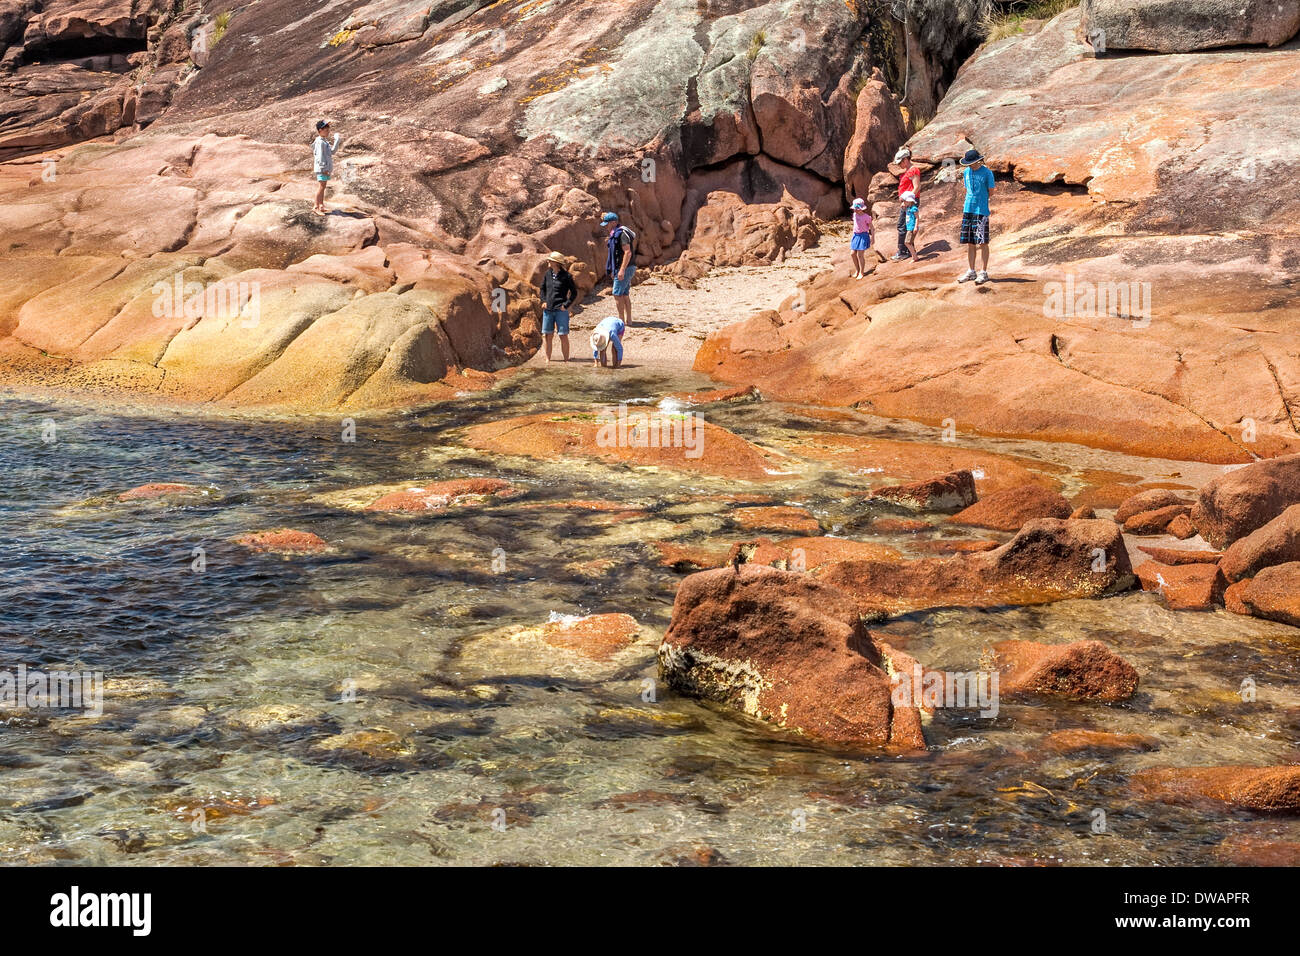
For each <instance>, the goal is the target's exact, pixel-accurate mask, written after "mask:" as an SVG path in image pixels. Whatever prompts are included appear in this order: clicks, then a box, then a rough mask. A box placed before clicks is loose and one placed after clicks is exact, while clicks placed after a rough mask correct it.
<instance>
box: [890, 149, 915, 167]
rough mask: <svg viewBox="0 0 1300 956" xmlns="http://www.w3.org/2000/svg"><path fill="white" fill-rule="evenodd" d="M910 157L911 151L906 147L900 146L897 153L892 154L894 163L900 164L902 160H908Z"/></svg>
mask: <svg viewBox="0 0 1300 956" xmlns="http://www.w3.org/2000/svg"><path fill="white" fill-rule="evenodd" d="M911 155H912V151H911V150H910V149H908V148H907V147H906V146H900V147H899V149H898V152H896V153H895V154H894V162H896V163H901V162H902V161H903V160H905V159H909V158H910V157H911Z"/></svg>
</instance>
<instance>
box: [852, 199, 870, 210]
mask: <svg viewBox="0 0 1300 956" xmlns="http://www.w3.org/2000/svg"><path fill="white" fill-rule="evenodd" d="M853 208H854V209H866V208H867V204H866V202H865V201H863V200H862V199H855V200H853Z"/></svg>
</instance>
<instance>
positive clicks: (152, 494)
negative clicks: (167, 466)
mask: <svg viewBox="0 0 1300 956" xmlns="http://www.w3.org/2000/svg"><path fill="white" fill-rule="evenodd" d="M207 494H208V491H207V489H205V488H198V487H195V486H194V485H186V484H181V483H179V482H168V481H160V482H154V483H152V484H148V485H140V486H138V487H136V488H131V489H129V490H127V491H123V492H122V493H121V494H119V495H118V496H117V500H118V501H153V500H154V499H157V498H177V497H203V496H205V495H207Z"/></svg>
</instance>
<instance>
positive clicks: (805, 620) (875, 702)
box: [659, 566, 925, 750]
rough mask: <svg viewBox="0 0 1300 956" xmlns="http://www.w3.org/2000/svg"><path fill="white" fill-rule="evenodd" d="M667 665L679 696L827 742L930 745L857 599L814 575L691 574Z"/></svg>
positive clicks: (668, 642) (764, 571)
mask: <svg viewBox="0 0 1300 956" xmlns="http://www.w3.org/2000/svg"><path fill="white" fill-rule="evenodd" d="M659 667H660V673H661V675H662V678H663V679H664V680H665V681H666V682H667V683H668V685H669V686H670V687H672V688H673V689H674V690H676V691H678V692H679V693H684V694H689V695H691V696H694V697H700V698H703V699H705V700H712V701H716V702H718V703H721V704H725V705H727V706H729V707H733V708H735V709H736V710H739V711H741V712H743V713H745V714H748V715H750V716H751V717H755V718H758V719H759V720H765V721H770V722H772V723H774V724H776V725H777V726H779V727H782V728H784V729H787V730H791V731H794V732H797V733H801V734H804V735H807V736H809V737H813V738H816V739H818V740H821V741H825V742H827V743H831V744H836V745H840V746H848V747H862V746H866V747H884V746H892V747H896V748H899V749H906V750H912V749H922V748H924V747H925V739H924V737H923V736H922V733H921V720H920V713H919V712H918V711H917V710H916V709H915V708H913V707H899V708H895V707H894V704H893V702H892V700H891V683H890V679H889V674H888V671H889V667H890V663H889V661H888V659H886V658H885V657H884V656H883V655H882V653H881V651H880V649H879V648H878V647H877V646H876V644H875V643H873V641H872V640H871V638H870V636H869V635H868V633H867V630H866V628H865V626H864V625H863V624H862V621H861V618H860V616H859V614H858V609H857V605H856V602H854V601H853V600H852V599H851V598H850V597H849V596H847V595H845V594H843V593H841V592H840V591H838V590H837V589H835V588H831V587H827V586H825V585H824V584H821V583H819V582H818V581H816V580H814V579H813V578H811V577H809V576H808V575H806V574H799V573H797V572H791V571H778V570H775V569H772V568H763V567H756V566H742V567H741V568H740V569H739V570H732V569H731V568H721V569H719V570H716V571H703V572H701V573H699V574H693V575H691V576H690V577H688V578H686V579H685V580H684V581H683V582H682V584H681V587H680V588H679V589H678V591H677V599H676V601H675V602H674V604H673V616H672V622H671V624H670V625H669V627H668V631H667V633H666V634H665V635H664V638H663V642H662V643H661V644H660V646H659Z"/></svg>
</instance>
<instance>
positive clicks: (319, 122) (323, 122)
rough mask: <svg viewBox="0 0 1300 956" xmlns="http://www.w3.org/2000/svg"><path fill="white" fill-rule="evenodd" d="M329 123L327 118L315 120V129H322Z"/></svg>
mask: <svg viewBox="0 0 1300 956" xmlns="http://www.w3.org/2000/svg"><path fill="white" fill-rule="evenodd" d="M329 124H330V121H329V120H317V121H316V128H317V129H324V128H325V127H326V126H329Z"/></svg>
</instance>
